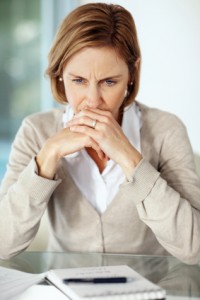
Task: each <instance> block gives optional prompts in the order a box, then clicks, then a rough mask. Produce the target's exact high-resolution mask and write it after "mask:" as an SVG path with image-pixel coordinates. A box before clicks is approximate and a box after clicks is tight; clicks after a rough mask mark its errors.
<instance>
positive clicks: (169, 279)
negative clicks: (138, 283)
mask: <svg viewBox="0 0 200 300" xmlns="http://www.w3.org/2000/svg"><path fill="white" fill-rule="evenodd" d="M112 265H128V266H129V267H131V268H133V269H134V270H135V271H136V272H138V273H140V274H141V275H143V276H144V277H146V278H148V279H149V280H151V281H152V282H154V283H156V284H158V285H159V286H161V287H163V288H164V289H165V290H166V292H167V298H168V297H169V299H173V297H171V296H175V298H176V299H177V298H179V296H180V297H181V298H182V299H191V298H195V299H198V298H199V299H200V265H192V266H191V265H186V264H184V263H181V262H180V261H179V260H178V259H176V258H174V257H161V256H160V257H159V256H143V255H142V256H141V255H128V254H100V253H52V252H23V253H21V254H19V255H17V256H16V257H13V258H11V259H9V260H5V261H3V260H0V266H3V267H8V268H13V269H17V270H21V271H24V272H29V273H42V272H45V271H47V270H50V269H63V268H76V267H95V266H112Z"/></svg>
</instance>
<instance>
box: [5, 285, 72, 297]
mask: <svg viewBox="0 0 200 300" xmlns="http://www.w3.org/2000/svg"><path fill="white" fill-rule="evenodd" d="M27 299H28V300H44V299H48V300H55V299H56V300H67V299H68V298H67V296H66V295H64V294H63V293H61V292H60V291H59V290H58V289H57V288H55V287H54V286H50V285H33V286H31V287H30V288H28V289H27V290H26V291H25V292H23V293H22V294H20V295H18V296H16V297H14V298H11V299H10V300H27Z"/></svg>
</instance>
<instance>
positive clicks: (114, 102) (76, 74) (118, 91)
mask: <svg viewBox="0 0 200 300" xmlns="http://www.w3.org/2000/svg"><path fill="white" fill-rule="evenodd" d="M63 81H64V87H65V93H66V97H67V100H68V102H69V103H70V104H71V106H72V109H73V111H74V113H75V114H76V113H78V112H79V111H81V110H82V109H84V108H86V107H90V108H98V109H101V110H106V111H110V112H112V114H113V116H114V117H115V119H116V120H117V119H118V113H119V109H120V107H121V105H122V102H123V100H124V97H125V94H126V90H127V85H128V82H129V70H128V66H127V64H126V63H125V61H124V60H123V59H122V58H120V56H119V55H118V54H117V53H116V51H115V50H114V49H112V48H109V47H102V48H89V47H88V48H84V49H83V50H81V51H80V52H78V53H77V54H75V55H74V56H73V57H72V58H71V60H69V62H68V63H67V64H66V66H65V68H64V70H63Z"/></svg>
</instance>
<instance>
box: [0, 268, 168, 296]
mask: <svg viewBox="0 0 200 300" xmlns="http://www.w3.org/2000/svg"><path fill="white" fill-rule="evenodd" d="M121 276H123V277H126V278H129V279H131V281H128V282H126V283H109V284H93V283H73V284H71V283H70V284H66V283H64V282H63V279H68V278H83V279H84V278H88V277H89V278H97V277H98V278H99V277H101V278H102V277H106V278H109V277H121ZM44 279H47V280H48V282H49V283H50V284H52V285H54V286H55V287H57V289H58V290H59V291H60V292H62V293H63V294H65V295H66V296H67V297H69V298H70V299H72V300H86V299H87V300H93V299H94V300H100V299H101V300H108V299H109V300H110V299H114V300H118V299H123V300H129V299H130V300H147V299H150V300H151V299H164V298H165V296H166V293H165V290H163V289H162V288H161V287H159V286H158V285H156V284H154V283H152V282H150V281H149V280H147V279H146V278H144V277H143V276H141V275H140V274H138V273H137V272H135V271H134V270H133V269H131V268H130V267H128V266H101V267H89V268H72V269H55V270H50V271H48V272H46V273H42V274H29V273H25V272H21V271H16V270H12V269H7V268H2V267H0V295H1V297H0V299H1V300H7V299H10V298H11V297H13V296H14V295H16V294H19V293H20V292H23V291H24V290H25V289H27V288H28V287H30V286H32V285H34V284H35V283H39V282H41V281H42V280H44ZM9 297H10V298H9Z"/></svg>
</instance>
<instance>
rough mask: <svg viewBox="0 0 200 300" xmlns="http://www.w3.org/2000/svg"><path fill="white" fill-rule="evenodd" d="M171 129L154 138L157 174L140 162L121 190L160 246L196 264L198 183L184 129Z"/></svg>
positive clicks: (199, 246) (199, 224)
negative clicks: (156, 149) (128, 197)
mask: <svg viewBox="0 0 200 300" xmlns="http://www.w3.org/2000/svg"><path fill="white" fill-rule="evenodd" d="M173 125H175V126H173V129H172V130H168V131H167V132H164V133H162V137H161V136H160V135H158V136H157V140H158V139H159V140H160V141H159V144H160V149H159V164H158V170H157V169H156V168H155V167H154V166H152V164H150V162H148V161H147V160H145V159H143V160H142V161H141V162H140V163H139V165H138V166H137V168H136V169H135V171H134V174H133V177H132V182H127V183H125V184H124V188H125V189H126V190H128V191H129V192H131V193H132V194H133V195H134V197H133V198H134V202H135V205H136V207H137V211H138V214H139V217H140V219H141V220H142V221H143V222H144V223H145V224H146V225H147V226H149V227H150V228H151V230H152V231H153V233H154V234H155V236H156V238H157V240H158V241H159V243H160V244H161V245H162V246H163V247H164V248H165V249H166V250H167V251H168V252H169V253H171V254H172V255H174V256H175V257H177V258H179V259H180V260H182V261H184V262H186V263H189V264H195V263H197V262H199V261H200V180H199V177H198V175H197V174H196V171H195V164H194V156H193V151H192V148H191V145H190V142H189V139H188V135H187V131H186V129H185V126H184V125H183V124H182V123H181V122H176V124H173ZM156 144H158V141H156Z"/></svg>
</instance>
